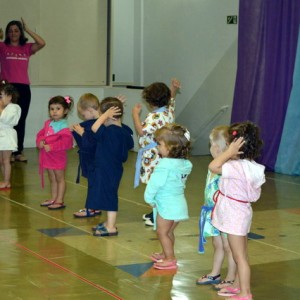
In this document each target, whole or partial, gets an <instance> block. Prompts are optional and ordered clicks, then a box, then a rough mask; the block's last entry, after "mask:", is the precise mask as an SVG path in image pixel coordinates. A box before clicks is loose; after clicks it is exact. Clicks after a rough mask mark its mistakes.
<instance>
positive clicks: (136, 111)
mask: <svg viewBox="0 0 300 300" xmlns="http://www.w3.org/2000/svg"><path fill="white" fill-rule="evenodd" d="M141 110H142V105H141V104H140V103H137V104H136V105H135V106H134V107H133V109H132V119H133V124H134V127H135V130H136V132H137V134H138V135H139V136H143V135H144V132H143V126H142V122H141V118H140V113H141Z"/></svg>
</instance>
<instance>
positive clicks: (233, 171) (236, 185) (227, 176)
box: [212, 159, 265, 236]
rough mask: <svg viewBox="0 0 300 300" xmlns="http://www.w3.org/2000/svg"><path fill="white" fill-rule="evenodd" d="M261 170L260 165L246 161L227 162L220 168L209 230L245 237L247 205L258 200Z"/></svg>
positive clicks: (248, 220)
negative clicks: (211, 225)
mask: <svg viewBox="0 0 300 300" xmlns="http://www.w3.org/2000/svg"><path fill="white" fill-rule="evenodd" d="M264 170H265V167H264V166H263V165H260V164H258V163H256V162H254V161H249V160H246V159H239V160H229V161H228V162H226V163H225V164H224V165H223V166H222V176H221V178H220V182H219V190H220V193H219V194H218V195H217V196H216V197H215V201H216V205H215V209H214V211H213V216H212V224H213V226H215V227H216V228H217V229H219V230H220V231H222V232H226V233H229V234H234V235H242V236H245V235H247V233H248V232H249V231H250V227H251V221H252V208H251V204H250V203H251V202H255V201H257V200H258V199H259V197H260V194H261V185H262V184H263V183H264V182H265V175H264Z"/></svg>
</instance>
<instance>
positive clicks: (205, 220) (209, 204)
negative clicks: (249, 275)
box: [196, 126, 236, 289]
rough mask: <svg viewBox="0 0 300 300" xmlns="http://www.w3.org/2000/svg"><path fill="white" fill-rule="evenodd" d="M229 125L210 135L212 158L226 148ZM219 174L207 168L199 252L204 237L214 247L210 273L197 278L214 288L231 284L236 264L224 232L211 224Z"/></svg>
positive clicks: (198, 281) (215, 130)
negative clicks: (223, 274) (224, 272)
mask: <svg viewBox="0 0 300 300" xmlns="http://www.w3.org/2000/svg"><path fill="white" fill-rule="evenodd" d="M228 129H229V126H217V127H215V128H214V129H213V130H212V131H211V133H210V135H209V140H210V153H211V155H212V157H213V158H216V157H218V156H219V155H220V154H221V153H223V152H224V151H225V150H226V148H227V141H228ZM220 177H221V175H220V174H215V173H212V172H211V171H210V170H208V173H207V179H206V185H205V190H204V205H203V206H202V209H201V214H200V221H199V225H200V226H199V227H200V243H199V252H200V253H204V242H205V238H207V237H212V243H213V247H214V255H213V266H212V270H211V272H210V273H208V274H206V275H204V276H202V277H200V278H199V279H197V281H196V283H197V284H198V285H207V284H216V285H215V288H216V289H221V288H223V287H226V286H231V285H232V284H233V282H234V279H235V273H236V264H235V262H234V260H233V257H232V253H231V250H230V247H229V244H228V239H227V237H226V234H224V233H221V232H220V231H219V230H218V229H217V228H215V227H214V226H213V225H212V224H211V212H212V210H213V208H214V206H215V202H214V194H215V192H216V191H217V190H218V189H219V180H220ZM225 254H226V256H227V259H228V264H227V265H228V272H227V275H226V277H225V278H224V280H222V281H221V274H220V272H221V268H222V263H223V260H224V256H225Z"/></svg>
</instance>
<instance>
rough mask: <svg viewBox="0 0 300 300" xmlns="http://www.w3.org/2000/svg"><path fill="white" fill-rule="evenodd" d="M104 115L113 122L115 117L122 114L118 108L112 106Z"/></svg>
mask: <svg viewBox="0 0 300 300" xmlns="http://www.w3.org/2000/svg"><path fill="white" fill-rule="evenodd" d="M104 114H106V116H107V118H110V119H113V120H115V116H119V115H121V114H122V113H121V110H120V108H119V107H117V106H112V107H110V108H109V109H108V110H107V111H106V112H105V113H104Z"/></svg>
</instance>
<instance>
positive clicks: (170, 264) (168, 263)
mask: <svg viewBox="0 0 300 300" xmlns="http://www.w3.org/2000/svg"><path fill="white" fill-rule="evenodd" d="M153 267H154V269H158V270H174V269H177V263H176V260H162V261H160V262H157V263H154V265H153Z"/></svg>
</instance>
